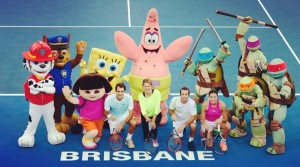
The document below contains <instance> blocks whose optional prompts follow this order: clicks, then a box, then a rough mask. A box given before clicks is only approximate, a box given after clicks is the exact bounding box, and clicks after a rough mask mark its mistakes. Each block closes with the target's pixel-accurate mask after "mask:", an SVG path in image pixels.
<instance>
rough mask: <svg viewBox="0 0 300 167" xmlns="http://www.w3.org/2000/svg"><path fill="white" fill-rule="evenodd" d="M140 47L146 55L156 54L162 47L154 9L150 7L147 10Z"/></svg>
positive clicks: (156, 14)
mask: <svg viewBox="0 0 300 167" xmlns="http://www.w3.org/2000/svg"><path fill="white" fill-rule="evenodd" d="M140 49H142V51H143V52H144V53H145V54H146V55H153V54H158V53H159V52H160V51H161V50H162V49H163V48H162V40H161V33H160V27H159V23H158V13H157V10H156V9H151V10H150V11H149V12H148V15H147V19H146V23H145V26H144V30H143V34H142V39H141V43H140Z"/></svg>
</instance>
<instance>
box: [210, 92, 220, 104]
mask: <svg viewBox="0 0 300 167" xmlns="http://www.w3.org/2000/svg"><path fill="white" fill-rule="evenodd" d="M208 100H209V102H210V104H212V105H216V104H217V102H218V94H217V93H211V94H209V96H208Z"/></svg>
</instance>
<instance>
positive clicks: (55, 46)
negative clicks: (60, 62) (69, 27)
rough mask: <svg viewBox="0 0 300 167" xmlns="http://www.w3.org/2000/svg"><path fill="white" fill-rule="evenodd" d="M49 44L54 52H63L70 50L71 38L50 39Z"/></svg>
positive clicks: (56, 37) (58, 37) (60, 36)
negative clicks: (62, 50)
mask: <svg viewBox="0 0 300 167" xmlns="http://www.w3.org/2000/svg"><path fill="white" fill-rule="evenodd" d="M48 44H49V45H50V47H51V49H52V50H61V49H67V48H69V38H68V37H67V36H63V35H57V36H54V37H49V38H48Z"/></svg>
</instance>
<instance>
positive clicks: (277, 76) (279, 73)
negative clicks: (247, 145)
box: [262, 58, 296, 155]
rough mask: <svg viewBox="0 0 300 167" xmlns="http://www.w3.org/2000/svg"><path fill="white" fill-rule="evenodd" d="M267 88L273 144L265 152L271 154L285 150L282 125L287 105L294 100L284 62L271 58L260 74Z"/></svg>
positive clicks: (290, 80)
mask: <svg viewBox="0 0 300 167" xmlns="http://www.w3.org/2000/svg"><path fill="white" fill-rule="evenodd" d="M262 78H263V79H264V80H265V81H266V83H267V84H268V88H269V92H270V94H269V102H270V105H269V113H268V118H269V127H270V129H271V131H272V137H273V145H272V146H270V147H268V148H267V150H266V151H267V152H268V153H270V154H273V155H278V154H283V153H284V152H285V133H284V129H283V127H282V122H283V121H284V119H285V117H286V113H287V109H288V107H290V106H291V104H292V103H293V102H294V101H295V100H296V98H295V87H294V83H293V81H292V79H291V77H290V75H289V73H288V72H287V65H286V63H285V62H284V61H283V60H281V59H279V58H275V59H273V60H272V61H271V62H270V64H269V65H268V68H267V72H266V74H263V75H262Z"/></svg>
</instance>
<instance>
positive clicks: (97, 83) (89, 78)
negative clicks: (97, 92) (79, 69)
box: [73, 73, 112, 95]
mask: <svg viewBox="0 0 300 167" xmlns="http://www.w3.org/2000/svg"><path fill="white" fill-rule="evenodd" d="M103 87H104V89H105V93H109V92H110V91H111V90H112V87H111V85H110V83H109V82H108V80H107V79H106V78H105V77H104V76H102V75H100V74H97V73H94V74H84V75H82V76H81V77H79V78H78V79H77V81H76V82H75V84H74V87H73V92H74V93H76V94H77V95H79V89H80V90H92V89H101V88H103Z"/></svg>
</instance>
